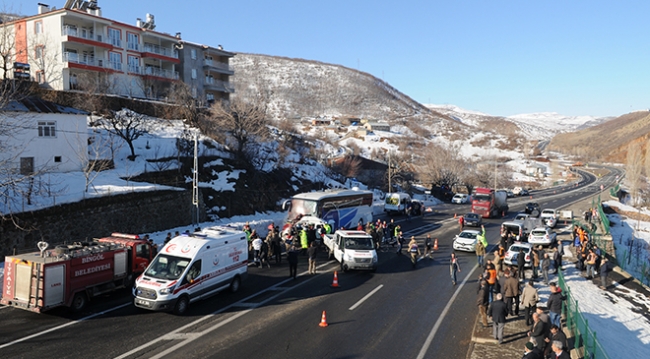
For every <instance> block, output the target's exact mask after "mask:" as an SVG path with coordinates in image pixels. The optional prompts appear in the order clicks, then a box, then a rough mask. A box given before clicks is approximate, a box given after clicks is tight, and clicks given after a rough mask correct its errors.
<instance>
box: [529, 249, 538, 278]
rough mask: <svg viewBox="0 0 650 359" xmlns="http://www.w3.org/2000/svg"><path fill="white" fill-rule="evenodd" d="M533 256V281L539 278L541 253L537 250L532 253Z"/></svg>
mask: <svg viewBox="0 0 650 359" xmlns="http://www.w3.org/2000/svg"><path fill="white" fill-rule="evenodd" d="M531 252H532V253H531V254H532V256H533V263H531V264H532V266H531V267H533V278H532V279H533V280H536V279H537V277H538V276H539V273H538V270H539V268H540V260H539V253H538V252H537V251H536V250H532V251H531Z"/></svg>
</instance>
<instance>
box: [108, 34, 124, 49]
mask: <svg viewBox="0 0 650 359" xmlns="http://www.w3.org/2000/svg"><path fill="white" fill-rule="evenodd" d="M108 43H109V44H111V45H113V46H115V47H120V48H121V47H122V40H120V39H117V38H114V37H109V38H108Z"/></svg>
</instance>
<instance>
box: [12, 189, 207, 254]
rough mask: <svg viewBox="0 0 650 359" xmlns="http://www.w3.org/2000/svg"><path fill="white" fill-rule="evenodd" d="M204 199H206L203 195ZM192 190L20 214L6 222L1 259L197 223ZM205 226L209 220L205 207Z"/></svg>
mask: <svg viewBox="0 0 650 359" xmlns="http://www.w3.org/2000/svg"><path fill="white" fill-rule="evenodd" d="M199 198H201V196H199ZM192 208H193V207H192V192H191V191H158V192H139V193H130V194H125V195H119V196H110V197H102V198H95V199H89V200H85V201H81V202H77V203H70V204H64V205H60V206H57V207H52V208H48V209H44V210H41V211H36V212H31V213H22V214H18V215H14V220H15V221H17V222H18V224H19V225H20V226H21V227H23V228H26V229H27V230H19V229H17V228H16V227H15V226H14V224H13V223H12V221H11V219H9V218H4V220H3V221H2V222H0V258H2V257H4V256H5V255H8V254H11V253H13V250H14V248H15V249H16V252H17V253H24V252H32V251H37V248H36V243H37V242H39V241H41V240H44V241H46V242H48V243H49V244H50V246H52V245H54V244H57V243H63V242H64V241H67V242H68V243H70V242H74V241H82V240H86V239H92V238H97V237H103V236H106V235H109V234H110V233H111V232H121V233H131V234H145V233H149V232H156V231H162V230H167V229H170V228H174V227H178V226H185V225H189V224H191V223H192ZM200 208H201V214H200V216H201V218H200V220H201V221H204V220H205V209H204V208H203V203H201V205H200Z"/></svg>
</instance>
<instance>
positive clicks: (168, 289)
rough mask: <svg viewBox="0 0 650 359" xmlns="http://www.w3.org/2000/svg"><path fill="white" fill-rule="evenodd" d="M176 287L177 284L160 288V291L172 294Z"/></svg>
mask: <svg viewBox="0 0 650 359" xmlns="http://www.w3.org/2000/svg"><path fill="white" fill-rule="evenodd" d="M175 287H176V286H175V285H173V286H171V287H167V288H163V289H161V290H159V291H158V293H160V294H161V295H163V294H171V293H172V292H173V291H174V288H175Z"/></svg>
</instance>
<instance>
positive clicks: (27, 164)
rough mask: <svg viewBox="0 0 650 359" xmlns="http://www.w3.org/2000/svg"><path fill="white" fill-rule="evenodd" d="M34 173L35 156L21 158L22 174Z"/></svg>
mask: <svg viewBox="0 0 650 359" xmlns="http://www.w3.org/2000/svg"><path fill="white" fill-rule="evenodd" d="M33 173H34V157H21V158H20V174H21V175H26V176H27V175H31V174H33Z"/></svg>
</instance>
